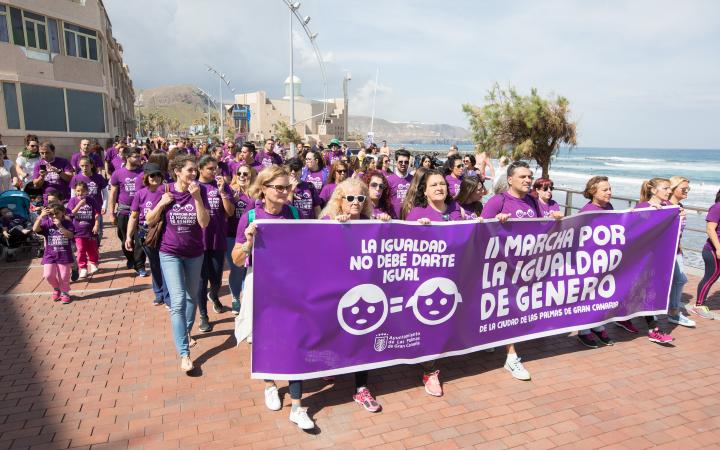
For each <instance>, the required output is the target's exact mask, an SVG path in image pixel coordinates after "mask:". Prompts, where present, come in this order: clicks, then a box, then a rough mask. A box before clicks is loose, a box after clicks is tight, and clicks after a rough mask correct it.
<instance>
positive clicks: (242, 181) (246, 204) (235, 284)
mask: <svg viewBox="0 0 720 450" xmlns="http://www.w3.org/2000/svg"><path fill="white" fill-rule="evenodd" d="M256 177H257V172H256V171H255V169H253V168H252V167H250V166H240V167H238V169H237V172H235V176H234V177H233V179H232V182H231V183H230V190H231V191H232V196H231V198H232V202H233V204H234V205H235V214H233V215H232V216H230V217H228V229H227V232H228V234H227V237H226V238H225V240H226V241H227V248H226V250H225V259H226V260H227V264H228V267H229V268H230V277H229V278H228V285H229V287H230V295H231V296H232V313H233V314H234V315H236V316H237V315H238V314H239V313H240V298H241V297H240V294H242V286H243V282H244V281H245V274H246V273H247V268H246V267H245V266H237V265H235V263H234V262H233V261H232V250H233V247H234V246H235V238H236V237H237V226H238V222H239V221H240V217H242V215H243V214H244V213H245V211H247V210H248V209H252V208H253V206H254V204H255V200H253V199H252V198H250V196H249V195H248V191H249V190H250V185H251V184H252V183H253V182H254V181H255V178H256Z"/></svg>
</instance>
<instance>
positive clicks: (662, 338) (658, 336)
mask: <svg viewBox="0 0 720 450" xmlns="http://www.w3.org/2000/svg"><path fill="white" fill-rule="evenodd" d="M648 339H650V342H656V343H658V344H669V343H670V342H672V341H674V340H675V338H674V337H672V336H670V335H669V334H667V333H663V332H662V331H660V329H659V328H655V329H653V330H650V331H648Z"/></svg>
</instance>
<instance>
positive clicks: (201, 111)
mask: <svg viewBox="0 0 720 450" xmlns="http://www.w3.org/2000/svg"><path fill="white" fill-rule="evenodd" d="M211 95H212V94H211ZM228 100H229V99H228ZM136 103H137V105H138V107H139V108H140V111H141V112H143V113H144V114H149V113H151V112H154V113H159V114H162V115H163V116H165V117H167V118H168V119H171V120H173V119H177V120H179V121H180V124H181V126H182V127H184V128H187V127H189V126H190V125H192V124H193V122H199V123H205V122H206V121H207V97H205V95H204V94H203V93H202V92H201V91H199V90H198V89H197V88H196V87H195V86H191V85H177V86H158V87H154V88H148V89H139V90H138V91H137V102H136ZM210 107H211V108H212V111H213V113H214V112H215V111H216V110H217V105H216V104H215V103H214V102H212V101H211V102H210ZM350 111H351V112H352V103H351V104H350ZM215 117H217V115H216V114H215ZM348 131H349V133H350V134H358V135H360V136H365V135H366V134H367V132H368V131H370V117H367V116H353V115H350V119H349V124H348ZM373 131H374V132H375V140H376V141H378V142H379V141H381V140H383V139H385V140H387V141H389V142H403V143H418V144H449V143H463V142H470V139H471V135H470V132H469V131H468V130H466V129H465V128H462V127H457V126H453V125H447V124H433V123H419V122H390V121H388V120H384V119H380V118H378V117H376V118H375V122H374V124H373Z"/></svg>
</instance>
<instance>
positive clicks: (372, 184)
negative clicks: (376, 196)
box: [370, 182, 385, 191]
mask: <svg viewBox="0 0 720 450" xmlns="http://www.w3.org/2000/svg"><path fill="white" fill-rule="evenodd" d="M370 187H371V188H373V189H380V190H381V191H382V190H383V189H385V185H384V184H382V183H375V182H372V183H370Z"/></svg>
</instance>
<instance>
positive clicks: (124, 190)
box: [108, 148, 147, 277]
mask: <svg viewBox="0 0 720 450" xmlns="http://www.w3.org/2000/svg"><path fill="white" fill-rule="evenodd" d="M124 156H125V165H124V166H123V167H120V168H119V169H117V170H116V171H115V172H113V174H112V177H110V199H109V202H108V207H109V210H110V212H111V213H112V214H113V223H114V224H116V225H117V233H118V238H120V242H125V240H126V239H127V228H128V222H129V221H130V209H131V207H132V201H133V197H135V192H137V191H139V190H140V189H141V188H142V179H143V169H142V166H141V159H140V153H138V151H137V150H136V149H134V148H133V149H129V148H126V149H125V155H124ZM116 206H117V210H116ZM121 247H122V251H123V254H124V255H125V259H126V260H127V268H128V269H135V271H136V272H137V274H138V275H139V276H141V277H146V276H147V272H145V252H143V249H142V247H140V246H139V245H136V246H135V247H133V250H132V251H129V250H127V249H126V248H125V246H124V245H123V246H121Z"/></svg>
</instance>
